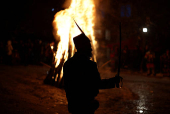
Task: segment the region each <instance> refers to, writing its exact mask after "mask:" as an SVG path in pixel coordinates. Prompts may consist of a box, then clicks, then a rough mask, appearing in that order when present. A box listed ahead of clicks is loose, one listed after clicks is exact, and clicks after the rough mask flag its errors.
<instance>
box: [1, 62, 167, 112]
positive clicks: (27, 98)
mask: <svg viewBox="0 0 170 114" xmlns="http://www.w3.org/2000/svg"><path fill="white" fill-rule="evenodd" d="M48 71H49V68H48V67H46V66H36V65H28V66H7V65H0V97H1V98H0V107H1V109H0V114H48V113H50V114H69V113H68V110H67V100H66V96H65V92H64V90H63V89H60V88H57V87H54V86H50V85H45V84H43V80H44V79H45V77H46V76H47V72H48ZM100 74H101V77H102V78H109V77H113V76H115V73H112V72H110V68H107V67H106V68H105V69H102V70H100ZM121 76H122V77H123V78H124V79H123V87H122V88H121V89H118V88H113V89H106V90H100V93H99V94H98V96H97V97H96V99H97V100H98V101H99V103H100V107H99V108H98V109H97V110H96V112H95V114H140V113H141V114H142V113H144V114H169V113H168V112H170V108H169V107H170V97H169V96H170V78H169V77H158V76H156V77H154V76H146V75H144V74H141V73H132V72H125V71H122V72H121Z"/></svg>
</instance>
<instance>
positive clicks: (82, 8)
mask: <svg viewBox="0 0 170 114" xmlns="http://www.w3.org/2000/svg"><path fill="white" fill-rule="evenodd" d="M95 14H96V13H95V5H94V0H72V2H71V4H70V6H69V8H68V9H65V10H62V11H60V12H58V13H56V14H55V16H54V20H53V28H54V31H53V32H54V37H55V38H56V40H57V41H59V43H58V45H57V51H56V53H55V54H54V55H55V63H56V65H55V67H56V68H57V67H58V66H59V65H60V62H61V60H62V59H64V62H65V61H66V60H67V59H68V57H72V56H73V54H74V53H75V51H76V49H75V46H74V43H73V37H75V36H77V35H79V34H81V32H80V30H79V29H78V27H77V26H76V25H75V23H74V20H75V21H76V22H77V23H78V25H79V26H80V27H81V29H82V30H83V31H84V33H85V34H86V35H87V36H88V38H90V40H91V41H92V42H91V45H92V49H93V60H94V61H96V47H97V42H96V41H95V36H94V30H93V28H94V20H95ZM73 19H74V20H73ZM60 75H61V76H60V77H61V78H62V75H63V68H62V70H61V73H60ZM56 79H57V78H56Z"/></svg>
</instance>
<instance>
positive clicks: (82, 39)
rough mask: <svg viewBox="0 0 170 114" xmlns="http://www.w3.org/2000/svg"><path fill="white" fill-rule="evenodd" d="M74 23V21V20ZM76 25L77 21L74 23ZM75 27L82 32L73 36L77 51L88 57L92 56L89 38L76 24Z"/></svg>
mask: <svg viewBox="0 0 170 114" xmlns="http://www.w3.org/2000/svg"><path fill="white" fill-rule="evenodd" d="M75 23H76V22H75ZM76 25H77V23H76ZM77 27H78V28H79V29H80V31H81V32H82V33H81V34H80V35H78V36H75V37H74V38H73V41H74V44H75V47H76V49H77V52H80V53H83V54H85V55H86V56H88V57H92V53H91V52H92V48H91V43H90V40H89V38H88V37H87V36H86V35H85V34H84V32H83V31H82V30H81V28H80V27H79V26H78V25H77Z"/></svg>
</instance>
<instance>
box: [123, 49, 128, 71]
mask: <svg viewBox="0 0 170 114" xmlns="http://www.w3.org/2000/svg"><path fill="white" fill-rule="evenodd" d="M128 61H129V49H128V46H125V47H124V49H123V50H122V67H123V68H128Z"/></svg>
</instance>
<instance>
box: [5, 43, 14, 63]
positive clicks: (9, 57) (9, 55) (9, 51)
mask: <svg viewBox="0 0 170 114" xmlns="http://www.w3.org/2000/svg"><path fill="white" fill-rule="evenodd" d="M12 51H13V47H12V42H11V40H8V41H7V45H6V52H7V58H6V61H7V64H8V65H12Z"/></svg>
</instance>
